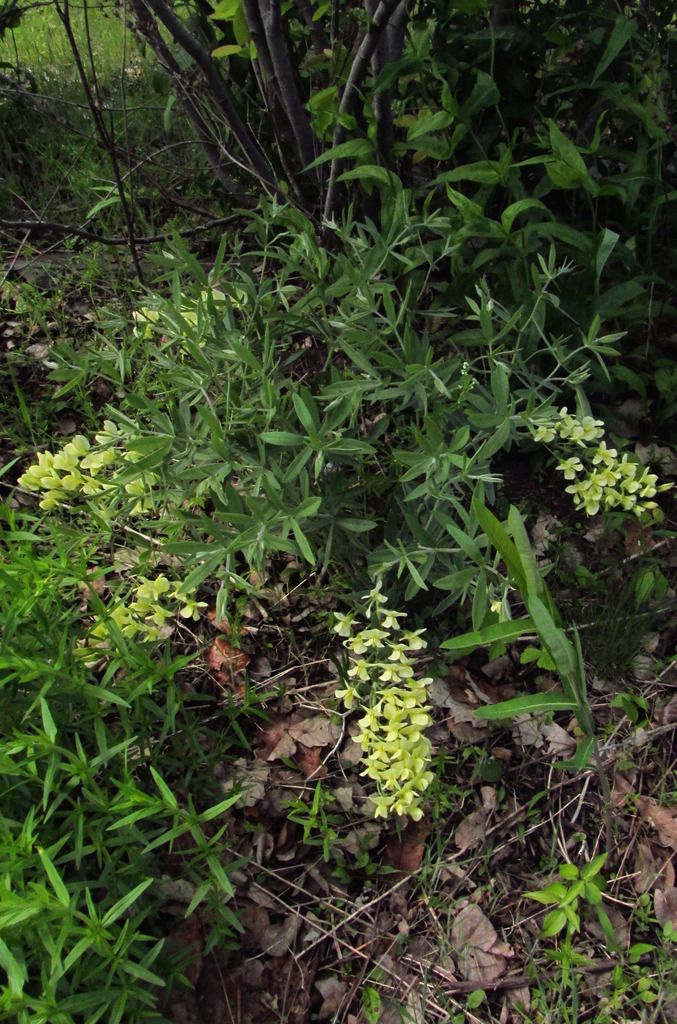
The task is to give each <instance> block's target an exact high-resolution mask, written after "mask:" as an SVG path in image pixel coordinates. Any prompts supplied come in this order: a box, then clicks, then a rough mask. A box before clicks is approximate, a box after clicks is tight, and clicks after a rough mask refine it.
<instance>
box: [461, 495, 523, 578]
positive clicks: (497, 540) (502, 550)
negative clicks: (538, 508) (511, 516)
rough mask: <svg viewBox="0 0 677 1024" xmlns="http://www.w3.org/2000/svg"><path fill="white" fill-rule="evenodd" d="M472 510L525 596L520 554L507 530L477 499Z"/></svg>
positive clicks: (473, 502) (474, 499)
mask: <svg viewBox="0 0 677 1024" xmlns="http://www.w3.org/2000/svg"><path fill="white" fill-rule="evenodd" d="M472 509H473V512H474V513H475V515H476V517H477V520H478V522H479V524H480V526H481V527H482V529H483V530H484V532H485V533H486V535H487V537H488V538H489V540H490V541H491V543H492V544H493V545H494V547H495V548H496V551H497V552H498V554H499V555H500V556H501V558H502V559H503V561H504V562H505V567H506V569H507V570H508V574H509V575H510V576H511V577H512V579H513V581H514V583H515V585H516V586H517V589H518V590H519V591H520V592H521V593H523V594H524V593H526V581H525V579H524V573H523V572H522V567H521V563H520V558H519V554H518V552H517V548H516V547H515V545H514V544H513V542H512V541H511V539H510V537H509V536H508V533H507V531H506V529H505V528H504V527H503V525H502V524H501V523H500V522H499V521H498V519H497V518H496V516H495V515H494V514H493V512H490V511H489V509H488V508H487V507H486V505H484V504H483V502H481V501H478V499H477V498H473V501H472Z"/></svg>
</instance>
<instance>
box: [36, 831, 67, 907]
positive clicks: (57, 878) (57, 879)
mask: <svg viewBox="0 0 677 1024" xmlns="http://www.w3.org/2000/svg"><path fill="white" fill-rule="evenodd" d="M37 850H38V856H39V857H40V860H41V861H42V866H43V868H44V869H45V874H46V875H47V877H48V878H49V880H50V882H51V884H52V888H53V889H54V892H55V893H56V898H57V899H58V901H59V903H60V904H61V905H62V906H64V907H67V906H69V905H70V896H69V894H68V889H67V888H66V886H65V885H64V882H63V879H62V878H61V875H60V874H59V872H58V871H57V870H56V868H55V866H54V864H53V863H52V861H51V859H50V857H49V854H47V853H46V851H45V850H43V848H42V847H41V846H38V848H37Z"/></svg>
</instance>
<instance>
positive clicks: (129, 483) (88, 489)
mask: <svg viewBox="0 0 677 1024" xmlns="http://www.w3.org/2000/svg"><path fill="white" fill-rule="evenodd" d="M128 440H129V439H128V437H127V435H126V434H124V433H123V431H121V430H120V428H119V427H117V426H116V425H115V424H114V423H113V422H112V421H111V420H105V422H104V425H103V429H102V431H101V432H100V433H98V434H96V435H95V438H94V441H95V445H96V446H95V447H93V446H92V445H91V444H90V441H89V440H88V439H87V438H86V437H84V435H82V434H77V435H76V436H75V437H74V438H72V440H70V441H68V442H67V444H65V445H64V446H63V448H61V449H60V450H59V451H58V452H56V453H53V452H39V453H38V457H37V462H35V463H33V465H31V466H29V467H28V469H27V470H26V472H25V473H23V474H22V476H20V477H19V486H20V487H24V488H25V489H26V490H27V491H37V492H40V493H42V495H43V496H42V499H41V501H40V508H42V509H44V510H45V511H47V512H49V511H53V510H54V509H57V508H59V507H60V506H62V505H65V504H70V503H71V502H73V500H74V499H76V498H78V497H85V498H92V497H98V496H101V495H104V494H105V493H107V492H111V491H114V490H115V488H116V486H117V487H118V488H121V489H124V492H125V493H126V494H128V495H129V497H130V498H134V499H136V500H135V502H134V504H133V506H132V508H131V509H130V514H131V515H142V514H143V513H144V512H148V511H150V510H151V509H152V508H153V507H154V498H153V487H154V486H155V485H156V484H157V483H158V477H157V475H156V474H155V473H152V472H150V471H148V470H146V471H145V472H139V473H138V474H137V476H136V477H134V478H133V479H131V480H130V479H128V477H129V469H128V467H127V466H125V463H132V464H133V463H134V462H136V461H138V460H139V459H141V458H142V457H143V456H142V455H141V453H140V452H137V451H133V450H132V451H128V450H127V449H126V447H125V445H126V443H127V441H128ZM122 470H124V472H125V482H124V484H122V483H120V484H116V474H117V472H119V471H122Z"/></svg>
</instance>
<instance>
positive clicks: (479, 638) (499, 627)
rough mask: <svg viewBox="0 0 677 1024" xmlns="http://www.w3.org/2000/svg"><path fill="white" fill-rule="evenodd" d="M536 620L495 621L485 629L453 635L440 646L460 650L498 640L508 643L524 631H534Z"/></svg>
mask: <svg viewBox="0 0 677 1024" xmlns="http://www.w3.org/2000/svg"><path fill="white" fill-rule="evenodd" d="M534 628H535V627H534V622H533V620H532V619H515V620H513V621H511V622H495V623H493V624H492V625H491V626H485V627H484V629H478V630H474V631H473V632H471V633H464V634H463V635H462V636H455V637H452V638H451V639H450V640H445V641H444V643H442V644H441V645H440V646H441V647H443V648H444V650H445V651H458V650H465V649H467V648H470V647H472V648H474V647H485V646H487V645H489V644H494V643H496V642H503V643H507V642H508V641H510V640H515V639H517V637H518V636H522V635H523V634H524V633H529V632H533V630H534Z"/></svg>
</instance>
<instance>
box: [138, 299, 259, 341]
mask: <svg viewBox="0 0 677 1024" xmlns="http://www.w3.org/2000/svg"><path fill="white" fill-rule="evenodd" d="M234 292H235V294H236V295H239V296H242V297H243V298H244V299H246V297H247V296H246V292H244V291H243V289H241V288H235V289H234ZM210 296H211V298H212V300H213V301H214V302H215V303H223V302H226V301H227V300H226V296H225V295H224V293H223V292H222V291H220V290H219V289H218V288H211V289H210V290H209V291H207V290H203V291H202V292H200V298H199V299H198V300H196V301H194V302H193V303H192V304H191V305H183V306H181V316H182V317H183V319H184V320H185V321H186V323H188V324H190V326H191V327H197V323H198V305H199V304H201V305H203V306H204V304H205V303H206V302H207V300H208V299H209V298H210ZM231 301H232V300H231ZM233 304H234V305H237V302H233ZM132 317H133V319H134V331H133V333H134V335H135V336H136V337H140V338H143V339H144V340H147V339H148V338H152V336H153V331H162V330H163V323H162V315H161V313H160V310H158V309H152V308H151V307H150V306H142V307H141V309H137V310H135V311H134V312H133V313H132ZM167 326H170V325H169V324H167Z"/></svg>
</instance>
